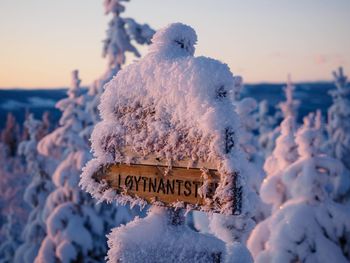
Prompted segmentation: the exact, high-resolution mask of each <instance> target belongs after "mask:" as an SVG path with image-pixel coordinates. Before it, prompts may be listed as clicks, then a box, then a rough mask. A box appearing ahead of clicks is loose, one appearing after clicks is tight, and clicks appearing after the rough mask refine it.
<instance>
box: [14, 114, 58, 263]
mask: <svg viewBox="0 0 350 263" xmlns="http://www.w3.org/2000/svg"><path fill="white" fill-rule="evenodd" d="M24 125H25V127H26V129H27V131H28V134H29V136H30V137H29V140H27V141H22V142H21V143H20V145H19V147H18V152H19V154H21V155H23V156H24V157H25V161H26V172H27V174H28V175H29V176H31V182H30V184H29V185H28V186H27V188H26V190H25V192H24V200H25V201H26V202H27V203H28V204H29V206H30V207H31V212H30V214H29V218H28V221H27V224H26V226H25V228H24V230H23V232H22V239H23V243H22V245H21V246H20V247H19V248H18V249H17V250H16V255H15V260H14V261H13V262H18V263H32V262H34V259H35V257H36V255H37V253H38V250H39V247H40V244H41V242H42V240H43V239H44V237H45V234H46V226H45V223H44V221H43V219H42V212H43V209H44V205H45V201H46V198H47V196H48V195H49V193H50V192H51V191H52V190H53V189H54V186H53V183H52V181H51V178H50V176H49V175H48V174H47V173H46V172H45V167H44V166H45V162H44V158H43V157H42V156H40V155H39V154H38V152H37V149H36V148H37V143H38V137H39V136H40V135H41V134H42V133H43V132H44V130H45V127H44V125H43V123H42V122H40V121H37V120H35V119H34V118H33V115H32V114H30V115H29V117H28V118H27V120H26V121H25V123H24Z"/></svg>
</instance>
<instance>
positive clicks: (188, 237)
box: [107, 207, 247, 263]
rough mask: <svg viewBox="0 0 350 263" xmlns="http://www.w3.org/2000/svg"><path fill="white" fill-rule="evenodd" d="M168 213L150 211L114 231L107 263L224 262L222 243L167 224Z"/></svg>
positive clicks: (153, 209)
mask: <svg viewBox="0 0 350 263" xmlns="http://www.w3.org/2000/svg"><path fill="white" fill-rule="evenodd" d="M168 213H169V212H168V211H167V209H165V208H159V207H152V209H151V210H150V212H149V214H148V216H147V217H146V218H143V219H140V218H137V219H135V220H134V221H132V222H130V223H129V224H127V225H125V226H121V227H119V228H115V229H114V230H113V231H112V233H110V234H109V235H108V239H109V240H108V244H109V247H110V250H109V251H108V257H107V258H108V262H110V263H112V262H113V263H114V262H128V263H137V262H145V263H147V262H149V263H153V262H156V263H161V262H184V263H185V262H186V263H187V262H188V263H190V262H191V263H192V262H193V263H194V262H203V263H204V262H219V261H215V259H216V260H218V259H221V261H220V262H223V260H224V256H225V244H224V242H222V241H221V240H219V239H217V238H215V237H213V236H210V235H207V234H200V233H198V232H195V231H193V230H192V229H190V228H189V227H188V226H186V225H183V224H180V225H173V224H170V222H168V220H169V215H168ZM241 254H242V255H243V252H242V253H241ZM237 256H238V257H239V255H237ZM235 262H239V261H235ZM245 262H247V261H245Z"/></svg>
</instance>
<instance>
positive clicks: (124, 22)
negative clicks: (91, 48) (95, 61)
mask: <svg viewBox="0 0 350 263" xmlns="http://www.w3.org/2000/svg"><path fill="white" fill-rule="evenodd" d="M128 1H129V0H104V7H105V13H106V14H112V16H113V17H112V20H111V21H110V22H109V25H108V29H107V38H106V39H105V40H104V47H103V56H104V57H106V58H107V59H108V70H107V72H106V73H105V75H104V76H103V77H102V78H101V79H100V82H101V83H98V85H99V86H101V87H102V86H103V85H104V84H105V83H107V82H108V81H109V80H111V79H112V77H113V76H115V74H116V73H117V72H118V71H119V70H120V69H121V66H122V65H123V64H124V63H125V61H126V53H127V52H130V53H132V54H133V55H134V56H136V57H140V53H139V51H138V50H137V48H136V47H135V45H134V44H133V43H132V40H134V41H135V42H136V43H138V44H141V45H143V44H150V41H151V38H152V36H153V34H154V30H153V29H151V28H150V27H149V26H148V25H147V24H139V23H137V22H136V21H135V20H134V19H132V18H122V17H121V16H120V15H121V13H122V12H124V11H125V7H124V5H123V4H122V2H128Z"/></svg>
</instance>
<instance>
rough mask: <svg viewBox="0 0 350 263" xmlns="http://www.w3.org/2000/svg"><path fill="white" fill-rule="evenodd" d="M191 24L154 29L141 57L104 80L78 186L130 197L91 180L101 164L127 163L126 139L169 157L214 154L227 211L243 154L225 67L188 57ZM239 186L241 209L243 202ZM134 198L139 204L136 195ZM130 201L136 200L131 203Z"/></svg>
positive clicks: (241, 181) (209, 157) (143, 151)
mask: <svg viewBox="0 0 350 263" xmlns="http://www.w3.org/2000/svg"><path fill="white" fill-rule="evenodd" d="M196 39H197V37H196V34H195V32H194V30H193V29H192V28H190V27H188V26H185V25H183V24H180V23H177V24H171V25H169V26H168V27H166V28H165V29H162V30H160V31H158V32H157V33H156V34H155V35H154V37H153V39H152V45H151V46H150V52H149V54H147V55H146V57H145V58H143V59H141V60H140V61H138V62H136V63H134V64H131V65H129V66H128V67H126V68H125V69H124V70H121V71H120V72H119V73H118V74H117V76H116V77H115V78H114V79H113V80H112V81H110V82H109V83H108V84H107V85H106V86H105V91H104V93H103V95H102V97H101V104H100V112H101V117H102V121H101V122H100V123H98V124H97V125H96V127H95V129H94V131H93V134H92V148H93V153H94V156H95V159H93V160H92V161H91V162H89V163H88V165H87V166H86V167H85V168H84V172H83V174H82V177H81V185H82V187H83V188H84V189H85V190H87V191H88V192H90V193H91V194H92V195H93V196H95V197H96V198H98V199H100V200H107V201H112V200H117V201H118V202H121V203H123V202H125V201H130V199H125V198H127V197H123V196H120V195H116V194H115V193H114V191H112V190H106V187H105V185H103V184H99V183H98V182H96V181H95V180H93V179H92V174H93V173H94V172H95V171H96V170H97V169H98V168H99V167H101V165H106V164H109V163H115V162H130V159H129V158H126V157H125V156H124V153H123V148H124V147H125V146H129V147H132V148H133V151H135V152H136V153H138V154H139V155H141V156H145V155H148V154H155V155H157V156H158V157H159V158H162V159H166V160H167V161H168V162H169V165H171V161H172V160H181V159H184V158H188V159H190V160H192V161H196V160H202V161H213V160H214V161H216V162H217V168H218V170H219V172H220V173H221V175H222V181H221V183H220V185H219V187H218V189H217V191H216V198H218V199H219V200H222V201H223V202H222V203H225V205H223V206H222V207H221V208H220V209H221V212H222V213H231V212H232V206H233V203H232V200H233V198H234V197H233V191H232V188H233V187H234V186H233V178H234V176H235V175H234V172H236V173H237V174H239V177H238V178H236V179H237V181H238V185H239V186H242V187H245V177H246V174H245V171H246V169H245V166H246V165H247V161H246V159H245V157H244V155H243V154H242V152H241V151H240V149H239V146H238V144H237V141H238V134H237V130H238V126H239V118H238V116H237V114H236V112H235V109H234V107H233V104H232V103H233V102H232V100H231V99H230V97H231V95H230V94H232V93H233V92H234V85H235V81H234V78H233V75H232V73H231V72H230V70H229V68H228V66H227V65H226V64H223V63H221V62H219V61H217V60H214V59H210V58H206V57H193V54H194V44H195V43H196ZM248 194H249V190H248V189H246V188H244V190H243V210H244V211H243V212H247V211H248V210H249V209H250V205H249V202H248V198H247V197H248ZM136 201H139V202H138V203H139V204H144V203H143V202H142V200H136ZM136 203H137V202H136Z"/></svg>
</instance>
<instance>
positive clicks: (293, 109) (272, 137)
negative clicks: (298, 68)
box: [264, 75, 300, 156]
mask: <svg viewBox="0 0 350 263" xmlns="http://www.w3.org/2000/svg"><path fill="white" fill-rule="evenodd" d="M294 91H295V86H294V85H293V84H292V81H291V77H290V75H288V80H287V85H286V86H285V87H284V94H285V97H286V100H285V101H283V102H280V103H279V104H278V105H277V112H276V113H275V116H274V117H273V121H274V123H278V122H279V120H280V119H281V117H282V120H284V119H286V118H288V117H292V118H293V120H294V122H295V126H296V123H297V119H298V109H299V105H300V101H298V100H296V99H294ZM280 132H281V130H280V126H277V127H276V128H275V129H274V130H273V131H271V132H270V133H269V134H268V135H264V137H265V139H266V142H265V145H266V147H265V156H269V155H270V154H271V153H272V151H273V149H275V142H276V139H277V137H278V136H279V135H280Z"/></svg>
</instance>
